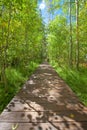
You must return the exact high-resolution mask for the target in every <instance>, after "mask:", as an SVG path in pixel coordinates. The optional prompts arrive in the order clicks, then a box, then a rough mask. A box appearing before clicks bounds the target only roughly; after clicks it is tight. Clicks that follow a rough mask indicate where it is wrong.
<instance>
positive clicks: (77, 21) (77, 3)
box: [76, 0, 79, 69]
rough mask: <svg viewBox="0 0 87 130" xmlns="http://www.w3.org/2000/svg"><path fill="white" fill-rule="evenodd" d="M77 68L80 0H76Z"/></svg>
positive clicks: (77, 63)
mask: <svg viewBox="0 0 87 130" xmlns="http://www.w3.org/2000/svg"><path fill="white" fill-rule="evenodd" d="M76 68H77V69H79V1H78V0H76Z"/></svg>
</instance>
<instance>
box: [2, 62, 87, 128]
mask: <svg viewBox="0 0 87 130" xmlns="http://www.w3.org/2000/svg"><path fill="white" fill-rule="evenodd" d="M14 127H16V130H87V107H85V106H84V105H83V104H82V103H81V101H80V100H79V99H78V97H77V96H76V95H75V93H74V92H73V91H72V90H71V89H70V87H69V86H68V85H67V84H66V83H65V82H64V81H63V80H62V79H61V78H60V77H59V75H58V74H57V72H56V71H55V70H54V69H53V68H52V67H51V66H50V65H49V64H48V63H43V64H41V65H40V66H39V67H38V69H37V70H36V71H35V73H34V74H33V75H32V76H31V77H30V78H29V80H28V81H27V82H26V83H25V84H24V86H23V88H22V89H21V90H20V91H19V92H18V94H17V95H16V96H15V97H14V98H13V99H12V100H11V102H10V103H9V104H8V106H7V107H6V108H5V109H4V111H3V112H2V113H1V115H0V130H13V129H14Z"/></svg>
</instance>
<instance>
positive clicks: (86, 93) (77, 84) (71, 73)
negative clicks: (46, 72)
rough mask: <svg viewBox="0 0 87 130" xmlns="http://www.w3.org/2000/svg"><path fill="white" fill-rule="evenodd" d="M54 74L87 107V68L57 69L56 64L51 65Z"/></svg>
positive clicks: (63, 67)
mask: <svg viewBox="0 0 87 130" xmlns="http://www.w3.org/2000/svg"><path fill="white" fill-rule="evenodd" d="M52 65H53V67H54V68H55V70H56V72H57V73H58V74H59V75H60V77H61V78H62V79H64V80H65V82H66V83H67V84H68V85H69V86H70V87H71V89H72V90H73V91H74V92H75V93H76V95H77V96H78V97H79V99H80V100H81V101H82V103H83V104H84V105H86V106H87V68H86V67H84V68H80V70H79V71H77V70H76V69H70V68H69V67H65V66H62V67H59V66H58V64H56V63H54V64H52Z"/></svg>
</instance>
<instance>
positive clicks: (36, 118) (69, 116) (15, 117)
mask: <svg viewBox="0 0 87 130" xmlns="http://www.w3.org/2000/svg"><path fill="white" fill-rule="evenodd" d="M65 120H66V121H67V122H68V121H87V114H85V113H80V112H77V111H58V112H54V111H52V110H50V111H24V112H20V111H19V112H3V113H2V114H1V116H0V121H1V122H44V121H51V122H60V121H61V122H64V121H65Z"/></svg>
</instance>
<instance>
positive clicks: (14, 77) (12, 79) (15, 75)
mask: <svg viewBox="0 0 87 130" xmlns="http://www.w3.org/2000/svg"><path fill="white" fill-rule="evenodd" d="M5 73H6V79H7V82H8V84H9V86H12V88H13V87H16V88H17V87H18V86H20V85H21V83H23V82H24V81H25V80H26V79H25V78H24V77H23V76H22V74H21V73H20V72H19V71H18V70H16V69H14V68H7V69H6V71H5Z"/></svg>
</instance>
